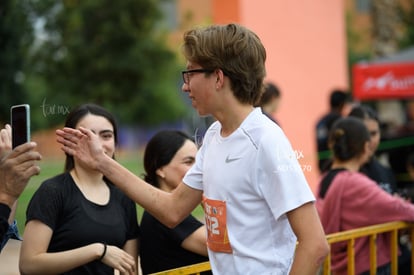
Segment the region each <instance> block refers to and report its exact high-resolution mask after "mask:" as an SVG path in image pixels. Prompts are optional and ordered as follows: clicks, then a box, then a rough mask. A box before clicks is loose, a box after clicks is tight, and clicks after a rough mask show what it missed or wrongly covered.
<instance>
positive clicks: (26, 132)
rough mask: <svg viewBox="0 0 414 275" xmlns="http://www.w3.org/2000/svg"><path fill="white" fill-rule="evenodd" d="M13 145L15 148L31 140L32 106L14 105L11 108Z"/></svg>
mask: <svg viewBox="0 0 414 275" xmlns="http://www.w3.org/2000/svg"><path fill="white" fill-rule="evenodd" d="M10 117H11V128H12V147H13V148H15V147H17V146H19V145H21V144H23V143H26V142H29V141H30V106H29V105H28V104H21V105H14V106H12V107H11V108H10Z"/></svg>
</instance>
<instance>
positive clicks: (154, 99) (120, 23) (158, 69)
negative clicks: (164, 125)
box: [28, 0, 186, 125]
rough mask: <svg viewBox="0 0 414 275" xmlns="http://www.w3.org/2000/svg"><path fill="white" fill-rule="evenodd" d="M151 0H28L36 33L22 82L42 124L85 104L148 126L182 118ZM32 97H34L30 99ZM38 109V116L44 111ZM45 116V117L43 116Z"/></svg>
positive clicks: (173, 63)
mask: <svg viewBox="0 0 414 275" xmlns="http://www.w3.org/2000/svg"><path fill="white" fill-rule="evenodd" d="M159 2H160V1H154V0H122V1H112V0H88V1H81V0H63V1H55V0H53V1H52V0H43V1H34V0H32V1H30V8H31V11H32V12H33V16H34V18H36V22H35V23H36V24H37V25H38V26H41V28H38V37H39V34H40V36H41V37H43V40H38V41H36V43H34V45H33V47H32V49H31V55H30V61H31V62H30V74H29V76H28V79H29V80H28V83H31V84H30V85H36V86H37V88H40V89H44V90H43V91H39V92H40V94H42V95H43V96H42V97H40V98H39V97H36V100H37V101H36V104H38V106H41V108H38V111H39V112H40V111H41V112H43V117H47V119H46V120H45V121H46V122H45V121H44V122H43V123H48V124H53V123H57V122H61V121H62V118H61V117H59V116H56V115H55V116H51V115H49V116H47V115H48V114H52V113H53V114H60V113H59V110H60V111H61V112H67V111H68V110H69V109H70V108H72V107H74V106H75V105H78V104H80V103H85V102H95V103H98V104H101V105H103V106H105V107H107V108H108V109H109V110H111V111H113V112H114V113H115V114H116V115H117V117H118V118H119V119H120V120H121V121H122V122H124V123H134V124H135V123H137V124H140V125H152V124H157V123H160V122H165V121H174V120H177V119H179V118H181V117H182V116H183V115H184V114H185V113H186V108H185V105H184V103H183V100H182V98H181V96H180V92H179V89H178V84H179V81H180V78H179V77H180V75H179V74H178V73H177V72H178V65H177V64H178V61H177V58H176V56H175V54H174V52H173V51H171V50H170V49H168V47H167V45H166V43H165V37H166V33H165V32H164V31H163V30H162V29H159V28H157V27H156V26H157V22H158V21H159V20H161V13H160V11H159V9H158V8H159ZM34 100H35V99H34ZM45 111H46V113H45ZM48 112H49V113H48Z"/></svg>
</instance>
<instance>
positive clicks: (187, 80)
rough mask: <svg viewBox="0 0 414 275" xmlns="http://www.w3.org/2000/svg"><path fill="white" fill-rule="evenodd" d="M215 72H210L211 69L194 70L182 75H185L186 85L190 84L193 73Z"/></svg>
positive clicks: (184, 72) (183, 72)
mask: <svg viewBox="0 0 414 275" xmlns="http://www.w3.org/2000/svg"><path fill="white" fill-rule="evenodd" d="M212 72H214V70H209V69H194V70H187V71H182V72H181V73H182V75H183V81H184V83H185V84H188V83H190V76H191V74H193V73H212Z"/></svg>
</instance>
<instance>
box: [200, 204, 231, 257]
mask: <svg viewBox="0 0 414 275" xmlns="http://www.w3.org/2000/svg"><path fill="white" fill-rule="evenodd" d="M203 205H204V212H205V218H206V227H207V246H208V248H209V249H211V250H212V251H214V252H223V253H232V249H231V246H230V241H229V236H228V234H227V223H226V220H227V219H226V202H225V201H219V200H211V199H208V198H206V197H203Z"/></svg>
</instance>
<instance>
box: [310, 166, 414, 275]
mask: <svg viewBox="0 0 414 275" xmlns="http://www.w3.org/2000/svg"><path fill="white" fill-rule="evenodd" d="M316 207H317V210H318V213H319V215H320V218H321V222H322V225H323V227H324V229H325V233H326V234H330V233H335V232H339V231H344V230H348V229H354V228H358V227H362V226H368V225H374V224H379V223H385V222H391V221H401V220H402V221H414V205H413V204H411V203H409V202H406V201H404V200H403V199H401V198H398V197H395V196H392V195H390V194H388V193H387V192H385V191H384V190H383V189H381V188H380V187H379V186H378V185H377V184H376V183H375V182H374V181H372V180H371V179H369V178H368V177H367V176H365V175H363V174H361V173H358V172H350V171H341V172H339V173H338V174H337V175H336V177H335V178H334V179H333V181H332V183H331V184H330V186H329V188H328V191H327V192H326V195H325V197H324V198H323V199H322V198H320V197H319V193H318V196H317V201H316ZM331 253H332V270H333V271H334V274H347V256H346V255H347V253H346V243H339V244H335V245H333V246H332V248H331ZM389 262H390V234H381V235H379V236H378V238H377V264H378V266H381V265H384V264H386V263H389ZM355 269H356V270H355V271H356V274H359V273H361V272H364V271H367V270H369V243H368V238H360V239H357V240H356V241H355Z"/></svg>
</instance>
